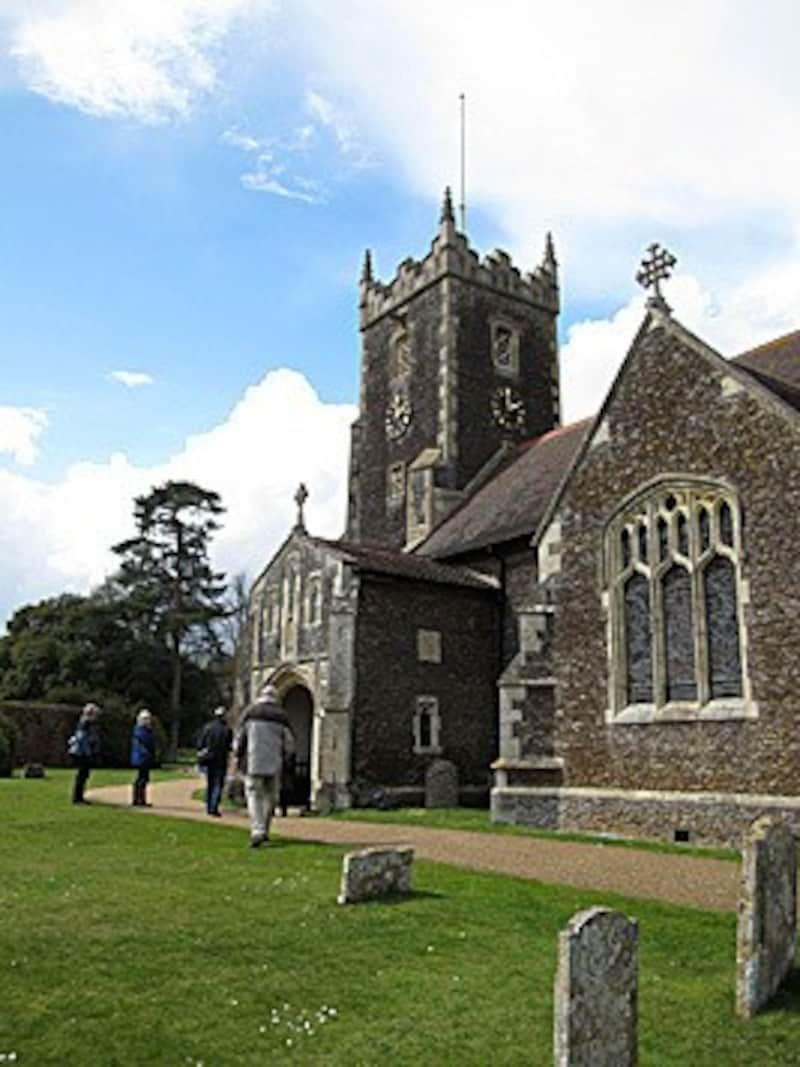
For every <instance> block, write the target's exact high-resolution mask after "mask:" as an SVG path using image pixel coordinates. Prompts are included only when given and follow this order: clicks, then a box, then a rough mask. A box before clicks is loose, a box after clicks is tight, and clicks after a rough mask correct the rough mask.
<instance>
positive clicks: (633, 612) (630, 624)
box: [625, 574, 653, 704]
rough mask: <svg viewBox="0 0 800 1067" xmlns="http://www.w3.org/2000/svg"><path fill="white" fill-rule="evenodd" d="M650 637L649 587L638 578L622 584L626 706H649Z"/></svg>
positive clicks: (651, 671)
mask: <svg viewBox="0 0 800 1067" xmlns="http://www.w3.org/2000/svg"><path fill="white" fill-rule="evenodd" d="M652 643H653V642H652V635H651V631H650V586H649V584H648V581H647V579H646V578H645V577H644V575H642V574H633V575H631V577H630V578H629V579H628V580H627V582H626V583H625V653H626V656H625V659H626V663H627V691H628V700H627V703H629V704H649V703H650V701H651V700H652V699H653V659H652V651H651V648H652Z"/></svg>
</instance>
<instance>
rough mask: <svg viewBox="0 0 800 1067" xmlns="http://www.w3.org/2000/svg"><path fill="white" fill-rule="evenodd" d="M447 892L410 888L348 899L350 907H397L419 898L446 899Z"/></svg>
mask: <svg viewBox="0 0 800 1067" xmlns="http://www.w3.org/2000/svg"><path fill="white" fill-rule="evenodd" d="M446 897H447V894H446V893H436V892H433V891H432V890H430V889H409V891H408V892H407V893H387V894H386V896H384V897H370V899H369V900H356V901H348V903H347V904H346V905H345V907H348V908H369V907H378V908H382V907H386V906H388V907H396V906H397V905H398V904H413V903H414V902H415V901H417V900H445V899H446Z"/></svg>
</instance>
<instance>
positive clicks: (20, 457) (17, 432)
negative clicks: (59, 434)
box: [0, 404, 47, 466]
mask: <svg viewBox="0 0 800 1067" xmlns="http://www.w3.org/2000/svg"><path fill="white" fill-rule="evenodd" d="M46 426H47V412H45V411H43V410H42V409H41V408H18V407H11V406H9V405H5V404H0V454H2V453H5V454H7V455H10V456H11V457H12V458H13V459H15V460H16V461H17V463H22V464H25V465H26V466H29V465H30V464H32V463H34V462H35V461H36V456H37V454H38V447H37V441H38V439H39V437H40V435H41V433H42V431H43V430H44V429H45V427H46Z"/></svg>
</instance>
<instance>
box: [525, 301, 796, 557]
mask: <svg viewBox="0 0 800 1067" xmlns="http://www.w3.org/2000/svg"><path fill="white" fill-rule="evenodd" d="M653 329H659V330H663V331H666V332H668V333H670V334H671V335H672V336H673V337H674V338H675V339H676V340H677V341H678V343H679V344H683V345H685V346H686V347H688V348H690V349H692V351H694V352H696V353H697V354H698V355H700V356H701V357H702V358H703V359H705V360H707V361H708V362H709V363H710V364H711V365H712V366H716V367H717V368H718V369H721V368H724V367H728V368H730V369H731V370H733V372H734V375H735V376H738V378H739V379H740V381H742V383H743V384H746V385H747V387H748V388H749V389H750V390H751V391H752V392H754V393H756V394H759V393H760V394H761V395H762V396H763V397H765V398H768V399H769V402H770V403H771V404H772V405H773V406H774V407H776V409H777V410H778V411H779V412H781V414H782V415H784V416H785V417H788V418H789V419H790V420H795V419H796V418H797V413H796V411H795V410H791V409H792V408H795V406H796V405H795V404H794V403H793V402H792V401H791V400H790V399H788V397H787V396H786V395H784V392H786V391H788V392H789V393H790V394H794V392H795V388H796V387H795V385H794V381H795V380H797V379H798V377H800V367H798V366H797V361H798V348H799V347H800V331H798V332H796V333H792V334H787V335H786V336H785V337H780V338H778V339H777V340H775V341H771V342H769V343H768V344H766V345H761V346H760V347H759V348H754V349H752V350H750V351H748V352H743V353H742V354H741V355H740V356H737V357H735V358H734V359H730V360H726V359H725V357H724V356H722V355H720V353H719V352H717V351H716V350H715V349H713V348H712V347H711V346H710V345H708V344H706V343H705V341H703V340H701V339H700V338H699V337H697V336H696V335H695V334H693V333H692V332H691V331H690V330H687V329H686V327H685V326H683V325H682V324H681V323H680V322H678V320H677V319H673V318H672V316H671V315H669V314H666V315H665V314H664V313H663V312H661V311H652V310H650V311H648V312H647V313H646V315H645V317H644V319H643V321H642V324H641V326H640V327H639V329H638V331H637V332H636V336H635V337H634V339H633V341H632V343H631V345H630V347H629V349H628V352H627V355H626V356H625V359H624V360H623V362H622V365H621V366H620V368H619V370H618V371H617V374H616V377H615V378H614V381H613V383H612V385H611V388H610V389H609V391H608V393H607V394H606V398H605V400H604V401H603V404H602V406H601V408H600V410H599V411H598V413H597V415H596V416H595V417H594V419H593V420H591V422H590V426H589V429H588V430H587V432H586V433H585V434H584V435H583V438H582V441H581V446H580V447H579V448H578V449H576V451H575V453H574V455H573V458H572V460H571V462H570V465H569V468H568V470H567V472H566V473H565V475H564V478H563V480H562V482H561V483H560V484H559V487H558V489H557V490H556V492H554V493H553V495H552V497H551V499H550V501H549V502H548V504H547V507H546V508H545V510H544V514H543V515H542V518H541V521H540V522H539V525H538V527H537V529H536V533H535V535H534V538H533V541H534V543H535V542H537V541H539V540H540V539H541V536H542V534H543V533H544V531H545V529H546V528H547V525H548V523H549V522H550V520H551V519H552V517H553V515H554V514H555V513H556V511H557V509H558V505H559V503H560V500H561V497H562V496H563V495H564V491H565V489H566V487H567V484H568V483H569V481H570V479H571V477H572V472H573V471H574V470H575V469H576V468H577V467H578V466H579V464H580V462H581V459H582V458H583V455H584V453H585V451H586V449H587V448H588V447H589V444H590V442H591V439H592V436H593V432H594V429H595V427H599V426H600V425H601V423H602V421H603V419H604V417H605V414H606V411H607V410H608V408H609V406H610V404H611V402H612V400H613V398H614V396H615V395H616V392H617V390H618V388H619V384H620V382H621V380H622V378H623V377H624V375H625V374H626V373H627V368H628V364H629V363H630V362H631V358H632V356H633V353H634V352H635V351H636V349H637V348H638V346H639V344H640V342H641V340H642V338H643V337H645V335H646V334H647V333H648V332H649V331H650V330H653ZM768 365H769V366H770V368H771V369H772V370H773V373H780V374H781V375H787V377H786V378H781V380H780V381H779V380H778V379H777V378H774V377H772V376H771V375H769V374H766V373H764V371H762V370H760V369H757V368H760V367H764V368H766V367H767V366H768ZM789 375H791V377H788V376H789ZM778 386H780V389H779V388H778ZM776 400H777V403H776ZM798 410H800V409H798Z"/></svg>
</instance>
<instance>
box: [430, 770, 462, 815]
mask: <svg viewBox="0 0 800 1067" xmlns="http://www.w3.org/2000/svg"><path fill="white" fill-rule="evenodd" d="M425 807H426V808H457V807H458V767H456V765H455V763H452V762H451V761H450V760H448V759H435V760H434V761H433V763H431V765H430V766H429V767H428V769H427V770H426V772H425Z"/></svg>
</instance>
